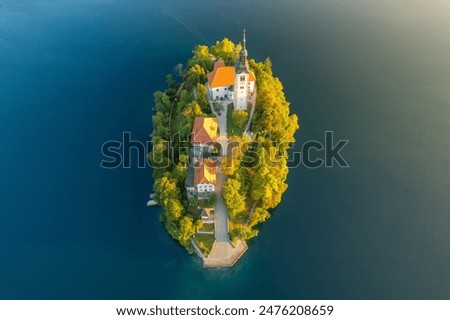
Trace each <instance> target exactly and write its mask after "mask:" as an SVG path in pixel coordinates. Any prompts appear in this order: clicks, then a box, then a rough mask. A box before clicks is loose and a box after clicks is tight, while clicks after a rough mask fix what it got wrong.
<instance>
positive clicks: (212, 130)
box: [191, 117, 218, 144]
mask: <svg viewBox="0 0 450 320" xmlns="http://www.w3.org/2000/svg"><path fill="white" fill-rule="evenodd" d="M217 124H218V120H217V118H206V117H195V119H194V127H193V129H192V135H191V143H193V144H194V143H200V144H208V143H212V142H214V141H215V140H216V137H217Z"/></svg>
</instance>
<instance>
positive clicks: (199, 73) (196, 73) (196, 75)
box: [186, 63, 206, 90]
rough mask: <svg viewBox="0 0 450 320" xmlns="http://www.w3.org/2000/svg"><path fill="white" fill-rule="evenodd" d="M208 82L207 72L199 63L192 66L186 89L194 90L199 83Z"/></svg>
mask: <svg viewBox="0 0 450 320" xmlns="http://www.w3.org/2000/svg"><path fill="white" fill-rule="evenodd" d="M205 82H206V71H205V69H204V68H203V67H201V66H200V65H199V64H198V63H196V64H195V65H194V66H192V67H191V68H190V69H189V71H188V73H187V75H186V88H187V89H188V90H192V88H194V87H195V86H196V85H197V83H205Z"/></svg>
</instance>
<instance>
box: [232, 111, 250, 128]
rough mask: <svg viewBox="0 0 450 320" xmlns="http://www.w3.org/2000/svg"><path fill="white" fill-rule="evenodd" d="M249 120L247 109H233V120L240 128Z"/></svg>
mask: <svg viewBox="0 0 450 320" xmlns="http://www.w3.org/2000/svg"><path fill="white" fill-rule="evenodd" d="M247 121H248V112H247V111H245V110H234V111H233V122H234V125H235V126H236V127H238V128H244V126H245V125H246V124H247Z"/></svg>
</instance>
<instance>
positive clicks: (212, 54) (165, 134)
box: [148, 38, 298, 253]
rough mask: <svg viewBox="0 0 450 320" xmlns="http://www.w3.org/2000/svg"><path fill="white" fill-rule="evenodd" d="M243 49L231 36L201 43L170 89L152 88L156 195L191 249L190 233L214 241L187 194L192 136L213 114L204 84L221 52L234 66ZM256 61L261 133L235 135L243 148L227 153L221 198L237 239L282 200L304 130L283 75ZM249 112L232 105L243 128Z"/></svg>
mask: <svg viewBox="0 0 450 320" xmlns="http://www.w3.org/2000/svg"><path fill="white" fill-rule="evenodd" d="M240 50H241V46H240V45H235V44H234V43H233V42H231V41H230V40H228V39H226V38H225V39H223V40H222V41H217V42H216V44H215V45H214V46H212V47H211V48H208V47H207V46H203V45H199V46H197V47H195V48H194V50H193V57H192V58H191V59H190V60H189V61H188V62H187V64H186V68H184V67H183V66H182V65H178V66H177V67H176V68H175V73H174V74H170V75H168V76H167V79H166V80H167V84H168V87H167V89H166V90H165V91H164V92H161V91H158V92H156V93H155V94H154V98H155V114H154V115H153V117H152V122H153V132H152V134H151V139H152V142H153V150H152V151H151V152H150V153H149V155H148V158H149V160H150V162H151V163H152V166H153V167H154V168H155V169H154V171H153V178H154V186H153V189H154V192H155V200H156V201H157V202H158V203H159V204H160V205H161V207H162V208H163V214H162V215H161V221H162V222H163V223H164V225H165V227H166V229H167V231H168V233H169V234H170V235H171V236H172V237H173V238H174V239H176V240H177V241H178V242H179V243H180V244H181V245H183V246H184V247H185V248H186V249H188V251H190V252H192V245H191V242H190V239H191V238H192V237H193V236H194V235H196V236H195V237H194V239H196V238H197V240H195V241H196V242H197V244H198V245H199V246H200V247H201V248H202V249H203V250H204V253H207V252H208V250H209V249H210V247H211V245H212V244H211V239H210V237H208V236H201V235H199V234H196V233H197V231H198V230H199V229H200V228H202V221H201V219H200V216H199V213H198V212H196V211H195V210H190V208H192V207H193V203H192V202H191V203H190V202H189V201H188V200H187V196H186V191H185V180H186V176H187V163H188V160H189V159H188V148H189V147H190V144H189V140H188V136H189V134H190V133H191V131H192V126H193V120H194V117H197V116H211V115H212V112H211V110H210V107H209V104H208V98H207V88H206V86H205V83H206V81H207V79H206V76H207V74H208V72H210V71H211V70H212V67H213V61H214V60H215V59H218V58H221V59H223V60H224V61H225V62H226V64H228V65H233V64H234V63H235V62H236V58H237V56H238V53H239V51H240ZM250 68H251V69H252V71H253V72H254V73H255V76H256V78H257V88H258V96H257V102H256V109H255V115H254V119H253V121H252V126H251V130H252V131H253V132H254V134H255V139H254V141H251V139H250V138H249V136H247V135H245V136H241V135H242V130H238V129H236V130H235V132H237V136H236V137H233V139H234V140H235V142H234V143H235V144H236V146H237V148H235V151H234V152H233V155H232V156H231V155H230V156H229V157H228V158H224V159H223V171H224V172H225V174H226V175H227V176H228V180H227V183H226V184H225V185H224V187H223V198H224V201H225V204H226V205H227V207H228V208H229V218H230V237H231V239H232V240H233V241H235V240H237V239H242V240H246V239H249V238H251V237H254V236H256V235H257V234H258V230H257V229H256V228H255V226H256V225H258V224H259V223H260V222H263V221H265V220H267V219H268V218H269V216H270V214H269V212H268V211H267V210H268V209H271V208H274V207H275V206H277V205H278V204H279V203H280V201H281V196H282V194H283V192H284V191H285V190H286V188H287V185H286V183H285V180H286V177H287V173H288V169H287V166H286V160H287V151H288V147H289V144H290V143H292V142H293V141H294V133H295V131H296V130H297V129H298V125H297V117H296V116H295V115H289V103H288V102H287V101H286V99H285V97H284V94H283V88H282V85H281V82H280V81H279V80H278V79H277V78H276V77H274V76H273V75H272V70H271V62H270V60H266V61H265V62H263V63H261V62H259V63H257V62H255V61H253V60H252V61H250ZM216 111H218V112H221V110H216ZM248 116H249V115H248V113H247V112H245V111H242V112H233V114H232V115H231V117H230V118H232V121H233V124H234V125H235V126H236V128H241V129H242V128H243V127H244V126H245V124H246V122H247V121H248ZM171 149H172V150H173V151H174V152H173V153H172V152H171V151H170V150H171ZM274 150H275V152H274ZM214 201H215V198H214V199H213V198H212V199H209V200H208V201H204V202H203V203H202V202H199V201H197V202H196V203H195V206H200V205H205V206H211V205H212V204H213V203H214ZM194 202H195V201H194Z"/></svg>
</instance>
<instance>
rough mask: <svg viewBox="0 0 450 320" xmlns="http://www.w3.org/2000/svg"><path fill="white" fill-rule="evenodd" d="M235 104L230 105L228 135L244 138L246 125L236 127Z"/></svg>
mask: <svg viewBox="0 0 450 320" xmlns="http://www.w3.org/2000/svg"><path fill="white" fill-rule="evenodd" d="M233 112H234V108H233V104H232V103H230V104H229V105H228V108H227V134H228V136H239V137H242V133H244V128H245V124H244V125H243V126H242V127H239V126H236V125H235V123H234V120H233Z"/></svg>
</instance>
